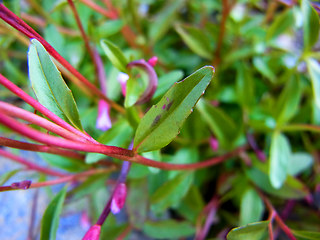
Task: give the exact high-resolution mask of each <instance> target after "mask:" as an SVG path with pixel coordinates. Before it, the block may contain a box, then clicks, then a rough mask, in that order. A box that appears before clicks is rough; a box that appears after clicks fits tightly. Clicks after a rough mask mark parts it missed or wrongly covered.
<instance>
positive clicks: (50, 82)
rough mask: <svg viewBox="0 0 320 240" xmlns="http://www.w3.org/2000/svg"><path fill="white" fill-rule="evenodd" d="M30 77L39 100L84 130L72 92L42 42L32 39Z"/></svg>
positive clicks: (29, 55)
mask: <svg viewBox="0 0 320 240" xmlns="http://www.w3.org/2000/svg"><path fill="white" fill-rule="evenodd" d="M31 42H32V44H31V45H30V47H29V52H28V64H29V78H30V81H31V84H32V88H33V90H34V92H35V94H36V96H37V99H38V101H39V102H40V103H41V104H42V105H44V106H45V107H46V108H48V109H49V110H50V111H52V112H53V113H55V114H56V115H58V116H59V117H60V118H62V119H63V120H65V121H67V122H68V123H70V124H72V125H73V126H74V127H76V128H78V129H80V130H82V126H81V122H80V119H79V113H78V109H77V106H76V103H75V101H74V98H73V96H72V93H71V91H70V89H69V88H68V86H67V85H66V83H65V82H64V80H63V78H62V77H61V73H60V72H59V70H58V69H57V67H56V66H55V65H54V63H53V62H52V60H51V59H50V56H49V54H48V53H47V51H46V50H45V48H44V47H43V46H42V45H41V43H40V42H39V41H38V40H36V39H32V40H31Z"/></svg>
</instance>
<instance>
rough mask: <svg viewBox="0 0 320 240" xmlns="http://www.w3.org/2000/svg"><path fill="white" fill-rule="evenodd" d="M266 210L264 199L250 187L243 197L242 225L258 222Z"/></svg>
mask: <svg viewBox="0 0 320 240" xmlns="http://www.w3.org/2000/svg"><path fill="white" fill-rule="evenodd" d="M263 212H264V205H263V201H262V200H261V198H260V196H259V195H258V193H257V192H256V191H255V190H254V189H253V188H251V189H248V190H247V191H246V192H245V193H244V194H243V195H242V198H241V207H240V225H241V226H242V225H246V224H248V223H252V222H257V221H259V220H261V217H262V215H263Z"/></svg>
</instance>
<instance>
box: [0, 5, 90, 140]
mask: <svg viewBox="0 0 320 240" xmlns="http://www.w3.org/2000/svg"><path fill="white" fill-rule="evenodd" d="M0 7H1V4H0ZM0 13H1V12H0ZM0 84H2V85H3V86H5V87H6V88H7V89H9V90H10V91H11V92H12V93H14V94H15V95H17V96H18V97H20V98H21V99H22V100H24V101H25V102H26V103H28V104H29V105H30V106H32V107H33V108H34V109H35V110H37V111H39V112H41V113H42V114H43V115H44V116H46V117H48V118H49V119H51V120H52V121H54V122H55V123H56V124H58V125H59V126H61V127H63V128H65V129H67V130H69V131H70V132H72V133H74V134H76V135H78V136H79V137H81V138H85V139H87V140H88V141H89V142H93V143H96V141H95V140H94V139H93V138H92V137H90V136H88V135H87V134H85V133H83V132H81V131H79V130H78V129H76V128H74V127H72V126H71V125H70V124H68V123H66V122H65V121H63V120H62V119H61V118H59V117H58V116H57V115H55V114H54V113H53V112H51V111H50V110H48V109H47V108H46V107H44V106H43V105H41V104H40V103H39V102H38V101H36V100H34V99H33V98H32V97H31V96H29V95H28V94H26V93H25V92H24V91H23V90H22V89H21V88H19V87H18V86H16V85H15V84H13V83H12V82H11V81H9V80H8V79H7V78H5V77H4V76H3V75H1V74H0Z"/></svg>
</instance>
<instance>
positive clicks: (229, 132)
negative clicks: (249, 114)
mask: <svg viewBox="0 0 320 240" xmlns="http://www.w3.org/2000/svg"><path fill="white" fill-rule="evenodd" d="M197 109H198V110H199V112H200V113H201V117H202V118H203V119H204V120H205V121H206V122H207V124H208V125H209V128H210V129H211V131H212V132H213V133H214V134H215V136H216V137H217V138H218V140H219V144H221V146H223V147H224V148H231V147H232V144H233V142H234V141H235V140H236V136H237V135H238V132H239V128H237V126H236V124H235V123H234V122H233V120H232V119H231V118H229V116H228V115H226V114H225V113H224V112H223V111H222V110H221V109H219V108H217V107H213V106H212V105H210V104H209V103H207V102H205V101H202V100H201V101H199V104H198V108H197Z"/></svg>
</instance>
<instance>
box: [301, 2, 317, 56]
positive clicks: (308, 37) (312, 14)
mask: <svg viewBox="0 0 320 240" xmlns="http://www.w3.org/2000/svg"><path fill="white" fill-rule="evenodd" d="M301 10H302V16H303V42H304V49H305V50H310V49H311V47H312V46H313V45H314V44H315V43H316V42H317V41H318V38H319V16H318V14H317V12H316V10H314V8H313V7H312V6H311V5H310V2H309V0H301Z"/></svg>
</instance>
